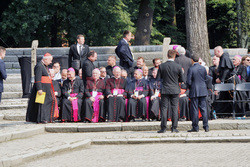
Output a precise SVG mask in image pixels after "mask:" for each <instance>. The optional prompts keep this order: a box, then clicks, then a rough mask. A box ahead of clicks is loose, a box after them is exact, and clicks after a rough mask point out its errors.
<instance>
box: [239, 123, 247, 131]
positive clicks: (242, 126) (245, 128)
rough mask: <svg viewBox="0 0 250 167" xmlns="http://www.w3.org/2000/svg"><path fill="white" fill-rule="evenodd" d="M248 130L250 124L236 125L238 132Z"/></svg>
mask: <svg viewBox="0 0 250 167" xmlns="http://www.w3.org/2000/svg"><path fill="white" fill-rule="evenodd" d="M249 129H250V123H244V122H242V123H238V130H249Z"/></svg>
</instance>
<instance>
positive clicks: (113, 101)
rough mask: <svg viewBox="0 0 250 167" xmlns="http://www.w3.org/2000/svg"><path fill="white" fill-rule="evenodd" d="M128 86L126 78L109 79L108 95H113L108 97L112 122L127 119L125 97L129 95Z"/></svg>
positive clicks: (109, 117)
mask: <svg viewBox="0 0 250 167" xmlns="http://www.w3.org/2000/svg"><path fill="white" fill-rule="evenodd" d="M126 86H127V81H126V79H124V78H115V77H112V78H109V79H108V80H107V84H106V96H108V95H113V96H110V97H109V98H107V102H108V120H109V121H112V122H117V121H120V120H123V121H125V118H126V111H125V98H126V95H127V93H126V92H125V88H126ZM119 95H120V96H119ZM121 95H122V96H121Z"/></svg>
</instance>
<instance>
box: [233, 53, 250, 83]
mask: <svg viewBox="0 0 250 167" xmlns="http://www.w3.org/2000/svg"><path fill="white" fill-rule="evenodd" d="M233 64H234V67H235V68H234V72H235V73H236V75H237V76H238V77H239V79H240V80H241V82H246V79H247V68H246V67H245V66H244V65H243V64H241V56H240V55H235V56H234V58H233Z"/></svg>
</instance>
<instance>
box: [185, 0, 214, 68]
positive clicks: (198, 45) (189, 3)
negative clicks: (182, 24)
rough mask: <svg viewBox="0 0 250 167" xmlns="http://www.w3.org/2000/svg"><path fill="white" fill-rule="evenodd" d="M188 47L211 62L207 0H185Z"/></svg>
mask: <svg viewBox="0 0 250 167" xmlns="http://www.w3.org/2000/svg"><path fill="white" fill-rule="evenodd" d="M185 7H186V34H187V49H188V50H190V52H191V55H197V56H200V57H201V58H202V59H203V60H204V61H205V62H206V63H208V64H210V61H211V58H210V54H209V43H208V30H207V16H206V0H185Z"/></svg>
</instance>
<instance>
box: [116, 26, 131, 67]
mask: <svg viewBox="0 0 250 167" xmlns="http://www.w3.org/2000/svg"><path fill="white" fill-rule="evenodd" d="M131 35H132V34H131V32H130V31H128V30H126V31H124V33H123V39H121V40H120V42H119V44H118V46H117V47H116V49H115V53H116V54H117V56H118V57H119V58H120V66H121V67H123V68H124V69H126V70H127V71H128V72H129V68H131V67H132V66H133V63H134V57H133V54H132V52H131V50H130V48H129V44H128V42H129V41H130V40H131V38H132V36H131Z"/></svg>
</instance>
